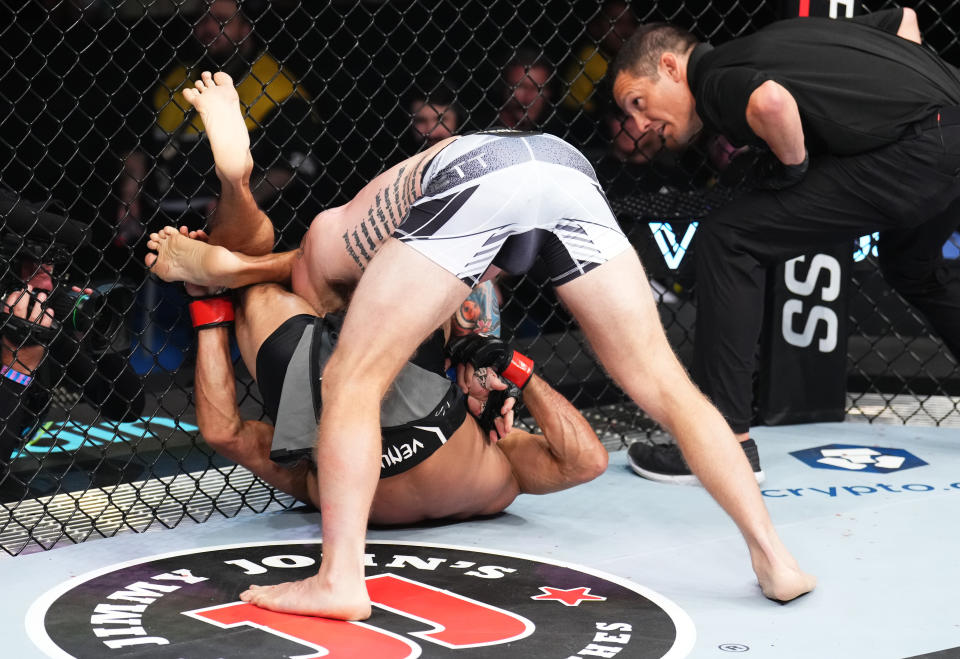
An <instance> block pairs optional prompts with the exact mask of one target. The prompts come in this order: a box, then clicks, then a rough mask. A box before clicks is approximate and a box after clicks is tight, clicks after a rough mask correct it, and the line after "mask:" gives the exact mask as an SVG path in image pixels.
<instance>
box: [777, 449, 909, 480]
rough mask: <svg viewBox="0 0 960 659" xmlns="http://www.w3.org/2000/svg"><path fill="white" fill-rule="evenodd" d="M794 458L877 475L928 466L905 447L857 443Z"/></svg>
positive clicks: (813, 464)
mask: <svg viewBox="0 0 960 659" xmlns="http://www.w3.org/2000/svg"><path fill="white" fill-rule="evenodd" d="M790 455H792V456H793V457H795V458H797V459H798V460H800V461H801V462H803V463H804V464H806V465H809V466H810V467H815V468H816V469H839V470H841V471H862V472H864V473H874V474H889V473H891V472H894V471H903V470H904V469H912V468H913V467H922V466H924V465H926V464H927V463H926V462H924V461H923V460H921V459H920V458H918V457H917V456H915V455H913V454H912V453H910V452H909V451H905V450H903V449H901V448H886V447H883V446H857V445H854V444H828V445H826V446H818V447H816V448H808V449H803V450H802V451H792V452H791V453H790Z"/></svg>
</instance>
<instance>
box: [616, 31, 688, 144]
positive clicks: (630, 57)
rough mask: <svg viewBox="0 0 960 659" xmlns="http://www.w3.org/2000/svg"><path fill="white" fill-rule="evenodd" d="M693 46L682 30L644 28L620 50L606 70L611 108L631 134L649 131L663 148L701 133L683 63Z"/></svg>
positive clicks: (685, 64) (685, 66)
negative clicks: (629, 122)
mask: <svg viewBox="0 0 960 659" xmlns="http://www.w3.org/2000/svg"><path fill="white" fill-rule="evenodd" d="M696 44H697V39H696V38H695V37H694V36H693V35H692V34H691V33H690V32H688V31H686V30H684V29H682V28H678V27H674V26H672V25H667V24H665V23H653V24H649V25H644V26H641V27H640V28H638V29H637V31H636V32H635V33H634V34H633V36H631V37H630V39H628V40H627V42H626V43H625V44H624V45H623V47H622V48H621V49H620V52H619V54H618V55H617V58H616V60H615V61H614V64H613V66H612V67H611V71H610V76H611V78H612V79H613V97H614V100H615V101H616V102H617V105H619V106H620V108H621V109H623V111H624V113H625V114H626V115H627V116H628V117H630V118H631V119H633V120H634V122H635V123H636V128H637V130H639V131H640V132H641V133H646V132H647V131H654V132H655V133H657V134H658V135H660V137H661V138H662V139H663V141H664V143H665V144H666V146H667V148H669V149H682V148H684V147H686V146H687V145H689V144H690V143H691V142H693V140H694V139H695V138H696V137H697V135H698V134H699V133H700V131H701V130H702V129H703V122H702V121H701V120H700V117H699V116H697V111H696V101H695V100H694V98H693V93H692V92H691V91H690V86H689V84H688V83H687V63H688V61H689V58H690V52H691V51H692V50H693V47H694V46H695V45H696Z"/></svg>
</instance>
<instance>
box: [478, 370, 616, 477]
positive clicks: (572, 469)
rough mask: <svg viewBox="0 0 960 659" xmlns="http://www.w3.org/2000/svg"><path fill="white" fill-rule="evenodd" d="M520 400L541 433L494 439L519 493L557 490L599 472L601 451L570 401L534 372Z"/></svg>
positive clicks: (518, 433) (604, 453)
mask: <svg viewBox="0 0 960 659" xmlns="http://www.w3.org/2000/svg"><path fill="white" fill-rule="evenodd" d="M523 401H524V403H525V404H526V406H527V409H528V410H530V413H531V414H532V415H533V418H534V421H536V422H537V425H538V426H539V427H540V429H541V431H542V432H543V434H542V435H534V434H531V433H529V432H526V431H524V430H520V429H514V430H513V431H511V432H510V433H509V434H507V435H506V436H505V437H504V438H503V439H501V440H500V441H499V442H498V443H497V446H498V447H499V448H500V450H501V451H503V452H504V454H505V455H506V456H507V459H508V460H509V461H510V466H511V468H512V469H513V473H514V476H515V477H516V479H517V482H518V484H519V486H520V491H521V492H525V493H527V494H547V493H549V492H557V491H559V490H563V489H566V488H569V487H573V486H574V485H580V484H581V483H586V482H587V481H590V480H593V479H594V478H596V477H597V476H599V475H600V474H602V473H603V472H604V470H605V469H606V468H607V460H608V454H607V449H606V448H604V446H603V444H601V443H600V440H599V438H597V435H596V433H595V432H593V428H591V427H590V424H589V423H588V422H587V420H586V419H585V418H584V417H583V415H582V414H580V412H579V411H578V410H577V409H576V408H575V407H574V406H573V405H572V404H570V401H568V400H567V399H566V398H564V397H563V396H561V395H560V394H559V393H557V392H556V391H555V390H554V389H553V388H551V387H550V385H548V384H547V383H546V382H544V381H543V380H541V379H540V378H539V377H537V376H536V375H534V376H532V377H531V378H530V381H529V382H528V383H527V386H526V388H525V389H524V390H523Z"/></svg>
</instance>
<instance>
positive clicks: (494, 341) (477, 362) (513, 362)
mask: <svg viewBox="0 0 960 659" xmlns="http://www.w3.org/2000/svg"><path fill="white" fill-rule="evenodd" d="M447 356H449V357H450V361H451V362H453V363H454V364H472V365H473V367H474V368H477V369H480V368H489V369H492V370H493V371H494V372H495V373H496V374H497V375H498V376H500V379H502V380H504V381H505V382H506V383H507V384H508V385H509V384H512V385H514V386H515V387H516V388H517V396H519V390H520V389H523V388H524V386H526V384H527V382H529V381H530V376H531V375H533V360H532V359H530V358H529V357H527V356H526V355H523V354H521V353H519V352H517V351H516V350H514V349H513V348H511V347H510V345H509V344H508V343H507V342H506V341H502V340H501V339H498V338H497V337H495V336H484V335H482V334H467V335H466V336H461V337H457V338H456V339H454V340H453V341H451V342H450V343H449V344H448V345H447ZM496 393H502V392H496ZM492 398H493V396H492V395H491V400H492ZM502 406H503V402H501V403H500V405H498V406H496V409H497V410H499V409H500V407H502ZM487 407H491V404H490V403H488V405H487Z"/></svg>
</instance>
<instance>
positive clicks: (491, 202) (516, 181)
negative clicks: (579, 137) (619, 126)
mask: <svg viewBox="0 0 960 659" xmlns="http://www.w3.org/2000/svg"><path fill="white" fill-rule="evenodd" d="M420 186H421V189H422V190H423V196H422V197H420V198H419V199H418V200H417V201H415V202H414V203H413V205H412V206H411V207H410V210H409V212H408V214H407V217H406V219H405V220H404V221H403V223H402V224H401V225H400V227H399V228H398V229H397V230H396V232H395V233H394V237H395V238H397V239H399V240H400V241H401V242H403V243H405V244H407V245H409V246H411V247H413V248H414V249H415V250H417V251H418V252H420V253H421V254H423V255H424V256H426V257H427V258H429V259H430V260H431V261H433V262H434V263H436V264H437V265H439V266H441V267H443V268H444V269H445V270H447V271H449V272H451V273H453V274H454V275H456V276H457V277H458V278H459V279H460V280H461V281H463V282H464V283H466V284H468V285H469V286H473V285H475V284H476V283H477V282H479V281H480V279H481V277H482V276H483V274H484V273H485V272H486V270H487V266H488V265H490V264H491V262H492V264H493V265H494V266H496V267H497V268H499V269H500V270H504V271H506V272H511V273H522V272H526V271H527V270H529V269H530V267H531V266H532V265H533V261H534V259H535V258H537V256H540V258H542V259H543V260H544V262H545V264H546V266H547V270H548V272H549V276H550V279H551V281H552V282H553V284H554V285H557V286H559V285H560V284H563V283H566V282H567V281H570V280H572V279H574V278H576V277H578V276H580V275H582V274H584V273H586V272H589V271H590V270H592V269H593V268H595V267H596V266H598V265H600V264H601V263H604V262H606V261H608V260H609V259H610V258H612V257H614V256H616V255H617V254H619V253H620V252H622V251H624V250H626V249H627V248H628V247H629V246H630V244H629V242H628V241H627V239H626V237H625V236H624V235H623V231H622V230H621V229H620V226H619V225H618V224H617V221H616V219H615V218H614V216H613V212H612V211H611V210H610V206H609V204H608V203H607V199H606V196H605V195H604V194H603V190H601V188H600V184H599V183H598V182H597V176H596V174H595V173H594V171H593V167H592V166H591V165H590V163H589V162H588V161H587V159H586V158H585V157H584V156H583V154H581V153H580V152H579V151H577V150H576V149H574V148H573V147H572V146H570V145H569V144H567V143H566V142H564V141H563V140H561V139H559V138H557V137H554V136H552V135H546V134H541V133H519V132H511V131H503V132H494V133H477V134H473V135H467V136H464V137H461V138H459V139H457V140H456V141H454V142H451V143H450V144H449V145H448V146H446V147H445V148H444V149H443V150H442V151H440V152H439V153H438V154H437V155H436V156H434V158H433V159H432V160H431V161H430V163H429V164H428V165H427V167H426V169H425V170H424V172H423V178H422V180H421V183H420Z"/></svg>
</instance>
